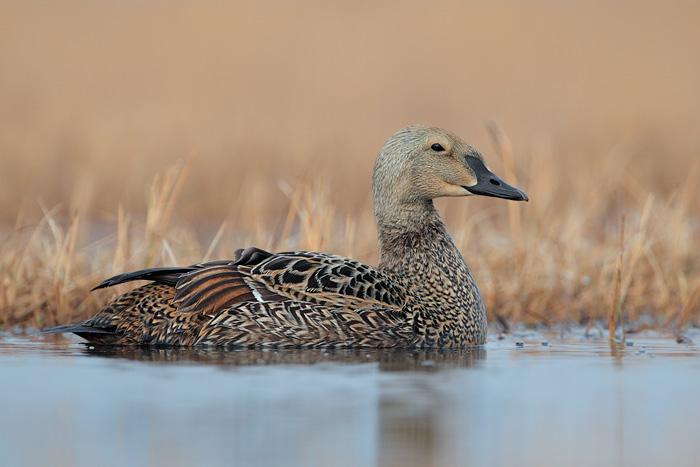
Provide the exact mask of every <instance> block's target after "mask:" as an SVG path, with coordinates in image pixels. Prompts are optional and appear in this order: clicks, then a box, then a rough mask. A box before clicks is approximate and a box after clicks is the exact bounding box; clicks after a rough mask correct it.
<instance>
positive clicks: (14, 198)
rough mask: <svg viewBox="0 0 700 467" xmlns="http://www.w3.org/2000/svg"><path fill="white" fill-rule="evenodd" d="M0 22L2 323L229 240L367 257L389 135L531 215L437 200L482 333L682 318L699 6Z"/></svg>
mask: <svg viewBox="0 0 700 467" xmlns="http://www.w3.org/2000/svg"><path fill="white" fill-rule="evenodd" d="M0 12H1V13H0V64H1V65H2V80H1V81H0V157H1V158H2V159H1V163H2V165H1V170H0V187H2V188H1V189H0V255H1V256H0V281H1V283H2V287H1V288H0V325H1V326H3V327H5V328H9V327H13V326H40V327H43V326H47V325H51V324H56V323H65V322H71V321H77V320H79V319H82V318H85V317H87V316H89V315H91V314H92V313H94V312H95V310H96V309H97V308H98V307H99V306H100V305H101V304H103V303H104V302H105V301H106V300H107V299H108V298H109V297H110V296H111V295H113V294H114V293H116V292H118V291H106V292H99V293H94V294H89V293H88V290H89V289H90V288H91V287H93V286H94V285H96V284H97V283H99V281H100V280H101V279H103V278H104V277H106V276H109V275H110V274H114V273H118V272H121V271H124V270H128V269H134V268H140V267H148V266H156V265H173V264H187V263H192V262H198V261H201V260H202V259H205V258H225V257H230V255H231V253H232V251H233V250H234V249H235V248H238V247H240V246H248V245H257V246H260V247H262V248H268V249H272V250H287V249H314V250H326V251H331V252H335V253H340V254H346V255H348V256H351V257H354V258H356V259H359V260H362V261H367V262H376V256H377V251H376V249H377V247H376V239H375V230H374V224H373V219H372V211H371V196H370V173H371V167H372V164H373V161H374V157H375V155H376V153H377V151H378V150H379V148H380V147H381V144H382V143H383V141H384V140H385V139H386V138H387V137H388V136H389V135H390V134H391V133H393V132H394V131H395V130H397V129H398V128H400V127H402V126H404V125H406V124H410V123H428V124H433V125H438V126H442V127H445V128H449V129H451V130H453V131H455V132H457V133H458V134H460V135H462V136H464V137H465V138H466V139H468V140H469V141H470V142H471V143H472V144H473V145H474V146H476V147H477V148H479V149H480V150H481V151H482V152H483V153H484V154H485V156H486V158H487V160H489V162H490V165H491V167H492V168H493V169H494V171H496V172H497V173H499V174H500V175H502V176H503V177H504V178H505V179H506V180H507V181H510V182H514V184H517V186H519V187H521V188H523V189H524V190H525V191H526V192H527V193H528V195H529V196H530V198H531V202H530V203H528V204H516V203H508V202H504V201H499V200H490V199H476V198H475V199H468V200H464V199H457V200H440V202H439V203H438V204H439V207H440V209H441V211H442V212H443V213H444V217H445V220H446V222H447V224H448V228H449V229H450V232H451V233H452V235H453V237H454V239H455V241H456V243H457V245H458V247H459V248H460V249H461V251H462V252H463V254H464V256H465V257H466V259H467V262H468V263H469V265H470V267H471V269H472V271H473V273H474V275H475V276H476V278H477V281H478V282H479V284H480V286H481V289H482V294H483V295H484V299H485V301H486V304H487V308H488V310H489V313H490V319H491V320H492V321H500V322H501V323H502V324H506V323H513V322H526V323H545V324H552V323H558V322H582V323H586V324H589V325H590V326H594V325H596V324H595V323H596V320H601V321H607V323H608V324H612V325H613V326H614V325H615V323H616V322H617V323H619V322H620V318H624V319H625V320H627V321H628V326H627V327H628V328H629V323H631V324H632V326H633V328H632V330H634V328H637V329H639V328H640V327H642V326H647V325H651V326H667V327H674V328H680V326H682V325H683V324H688V323H693V324H696V325H697V323H698V321H700V313H699V307H700V306H699V305H698V293H699V292H698V291H699V290H700V258H699V255H698V251H700V232H699V230H700V202H699V201H698V199H699V198H700V192H699V191H700V190H698V187H697V185H698V183H697V180H698V177H700V165H699V164H698V159H699V158H698V155H699V153H700V133H698V131H697V129H698V128H700V112H699V111H698V109H700V87H698V86H697V83H698V82H700V62H699V61H698V60H697V58H696V55H697V51H696V44H698V43H700V30H698V28H697V27H696V25H697V24H698V22H699V21H700V6H699V5H698V4H697V3H696V2H683V1H675V2H672V4H669V3H668V2H662V1H650V2H645V3H643V4H638V3H636V2H634V3H631V2H627V1H623V2H616V3H610V2H547V1H542V2H528V3H527V4H524V3H521V2H515V1H508V0H506V1H504V2H481V1H476V0H474V1H470V2H466V3H453V2H449V1H444V2H438V3H437V4H435V3H431V4H429V5H428V4H422V3H418V2H415V3H413V2H409V3H405V2H404V3H401V6H399V5H398V4H396V3H394V2H388V1H384V2H365V3H362V2H360V3H353V4H347V5H345V4H343V3H327V2H320V1H313V0H312V1H305V2H302V3H298V2H297V3H295V4H294V5H291V4H290V5H288V4H287V3H286V2H275V1H270V2H246V1H240V2H235V3H230V2H217V1H214V0H211V1H204V2H188V1H183V2H176V3H171V2H165V3H163V2H155V1H154V2H136V3H129V4H124V3H123V2H117V1H110V0H106V1H104V2H99V3H94V2H85V1H80V0H71V1H69V2H62V3H61V4H60V5H57V4H53V3H51V2H44V1H41V0H35V1H30V2H0ZM493 116H498V118H499V121H500V123H497V122H495V121H494V120H492V117H493ZM485 122H488V124H487V126H486V128H485V127H484V123H485ZM503 128H505V129H506V130H507V131H505V130H503ZM178 161H186V162H178ZM149 190H150V191H149ZM623 218H624V219H625V221H624V233H623V232H621V223H622V219H623ZM621 237H622V245H620V239H621ZM121 290H123V289H121ZM640 317H644V319H639V318H640ZM647 317H651V318H652V319H651V320H649V319H647ZM627 330H628V331H629V329H627ZM613 331H614V329H613Z"/></svg>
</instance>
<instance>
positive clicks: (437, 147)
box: [430, 143, 445, 152]
mask: <svg viewBox="0 0 700 467" xmlns="http://www.w3.org/2000/svg"><path fill="white" fill-rule="evenodd" d="M430 149H432V150H433V151H437V152H440V151H444V150H445V148H443V147H442V144H440V143H435V144H433V145H432V146H430Z"/></svg>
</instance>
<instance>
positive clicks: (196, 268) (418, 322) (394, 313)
mask: <svg viewBox="0 0 700 467" xmlns="http://www.w3.org/2000/svg"><path fill="white" fill-rule="evenodd" d="M372 191H373V201H374V217H375V221H376V225H377V234H378V242H379V262H378V265H377V266H376V267H375V266H371V265H368V264H363V263H361V262H358V261H355V260H352V259H349V258H345V257H343V256H339V255H335V254H329V253H320V252H310V251H288V252H280V253H270V252H268V251H265V250H262V249H259V248H256V247H248V248H245V249H243V248H242V249H239V250H237V251H236V252H235V253H234V255H233V259H232V260H216V261H207V262H202V263H199V264H194V265H192V266H186V267H159V268H150V269H143V270H139V271H133V272H127V273H124V274H119V275H117V276H114V277H111V278H109V279H106V280H105V281H103V282H102V283H101V284H99V285H98V286H97V287H95V289H93V290H97V289H103V288H107V287H112V286H115V285H117V284H123V283H127V282H132V281H147V283H146V284H145V285H141V286H140V287H137V288H134V289H133V290H131V291H129V292H127V293H125V294H123V295H121V296H119V297H117V298H116V299H115V300H113V301H112V302H111V303H109V304H107V305H106V306H105V307H104V308H103V309H102V310H101V311H99V312H98V313H97V314H96V315H95V316H93V317H92V318H89V319H87V320H85V321H83V322H80V323H78V324H69V325H63V326H58V327H54V328H51V329H49V330H47V331H46V332H51V333H68V332H70V333H74V334H77V335H78V336H80V337H82V338H84V339H85V340H87V342H88V343H89V344H93V345H94V344H99V345H134V346H166V347H170V346H172V347H199V346H216V347H242V348H263V349H264V348H288V347H291V348H413V349H434V348H459V347H470V346H481V345H483V344H484V343H485V341H486V334H487V319H486V311H485V308H484V302H483V300H482V297H481V294H480V293H479V288H478V286H477V284H476V282H475V280H474V278H473V277H472V274H471V273H470V271H469V268H468V267H467V264H466V262H465V260H464V258H463V257H462V254H461V253H460V252H459V250H458V249H457V247H456V246H455V244H454V242H453V241H452V238H451V237H450V235H449V233H448V232H447V229H446V228H445V225H444V223H443V222H442V220H441V218H440V215H439V213H438V211H437V210H436V208H435V206H434V203H433V200H434V199H436V198H440V197H447V196H449V197H455V196H473V195H481V196H492V197H497V198H503V199H507V200H515V201H528V197H527V195H526V194H525V193H524V192H523V191H522V190H520V189H518V188H515V187H514V186H511V185H509V184H508V183H506V182H504V181H503V180H502V179H501V178H499V177H498V176H497V175H495V174H494V173H493V172H491V170H490V169H489V168H488V166H487V164H486V161H485V160H484V157H483V156H482V155H481V153H479V152H478V151H477V150H476V149H474V148H473V147H472V146H470V145H469V144H467V143H466V142H465V141H463V140H462V139H461V138H459V137H458V136H456V135H455V134H453V133H451V132H449V131H447V130H444V129H440V128H435V127H430V126H424V125H412V126H408V127H406V128H403V129H401V130H399V131H398V132H397V133H395V134H394V135H392V136H391V137H390V138H389V139H388V140H387V141H386V143H385V144H384V146H383V147H382V148H381V150H380V152H379V155H378V156H377V159H376V162H375V165H374V171H373V176H372Z"/></svg>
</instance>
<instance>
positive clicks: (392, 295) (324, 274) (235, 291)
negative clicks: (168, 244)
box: [173, 248, 406, 317]
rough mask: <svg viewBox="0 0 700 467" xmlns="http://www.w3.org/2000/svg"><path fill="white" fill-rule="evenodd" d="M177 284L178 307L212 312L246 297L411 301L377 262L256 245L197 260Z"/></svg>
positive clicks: (349, 304) (377, 303) (393, 305)
mask: <svg viewBox="0 0 700 467" xmlns="http://www.w3.org/2000/svg"><path fill="white" fill-rule="evenodd" d="M175 288H176V292H175V299H174V301H173V304H174V305H176V306H177V307H178V311H180V312H182V313H192V312H194V313H203V314H207V315H210V316H212V317H213V316H215V315H217V314H218V313H219V312H221V311H222V310H225V309H228V308H231V307H233V306H234V305H237V304H240V303H246V302H254V303H261V304H270V303H281V302H303V303H307V304H310V305H323V306H329V307H343V308H352V309H360V308H364V307H369V308H382V309H391V310H401V309H403V307H404V305H405V301H406V290H405V287H404V286H403V284H401V283H399V282H398V281H396V280H395V279H394V278H392V277H390V276H388V275H387V274H385V273H383V272H382V271H379V270H378V269H376V268H374V267H372V266H368V265H366V264H362V263H359V262H357V261H353V260H350V259H348V258H344V257H342V256H337V255H330V254H325V253H315V252H284V253H277V254H272V253H268V252H266V251H263V250H259V249H254V248H249V249H246V250H239V251H237V252H236V259H235V260H234V261H231V262H221V261H218V262H214V263H203V264H201V265H197V267H196V269H192V270H191V271H188V272H186V273H185V274H182V275H181V276H180V277H179V280H178V282H177V284H176V286H175ZM273 308H274V307H273ZM251 309H252V308H251Z"/></svg>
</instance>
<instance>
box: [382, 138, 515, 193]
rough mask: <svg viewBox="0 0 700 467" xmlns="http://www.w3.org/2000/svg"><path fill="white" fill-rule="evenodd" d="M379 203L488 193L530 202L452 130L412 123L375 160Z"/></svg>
mask: <svg viewBox="0 0 700 467" xmlns="http://www.w3.org/2000/svg"><path fill="white" fill-rule="evenodd" d="M373 188H374V193H375V203H377V202H382V200H383V201H387V200H391V201H393V202H395V203H399V204H403V203H415V202H421V201H426V200H431V199H434V198H439V197H441V196H470V195H484V196H495V197H497V198H504V199H511V200H516V201H528V197H527V195H526V194H525V193H524V192H523V191H522V190H519V189H518V188H515V187H514V186H511V185H509V184H507V183H506V182H504V181H503V180H501V179H500V178H499V177H498V176H497V175H496V174H494V173H493V172H491V171H490V170H489V169H488V167H487V165H486V162H485V161H484V156H482V155H481V154H480V153H479V151H477V150H476V149H474V148H473V147H471V146H470V145H469V144H467V143H466V142H464V141H463V140H462V139H461V138H459V137H458V136H456V135H454V134H452V133H450V132H449V131H446V130H443V129H440V128H433V127H427V126H423V125H413V126H409V127H406V128H403V129H402V130H400V131H398V132H397V133H396V134H394V135H393V136H392V137H391V138H389V140H388V141H387V142H386V144H384V147H383V148H382V150H381V151H380V153H379V156H378V157H377V162H376V163H375V165H374V174H373Z"/></svg>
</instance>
